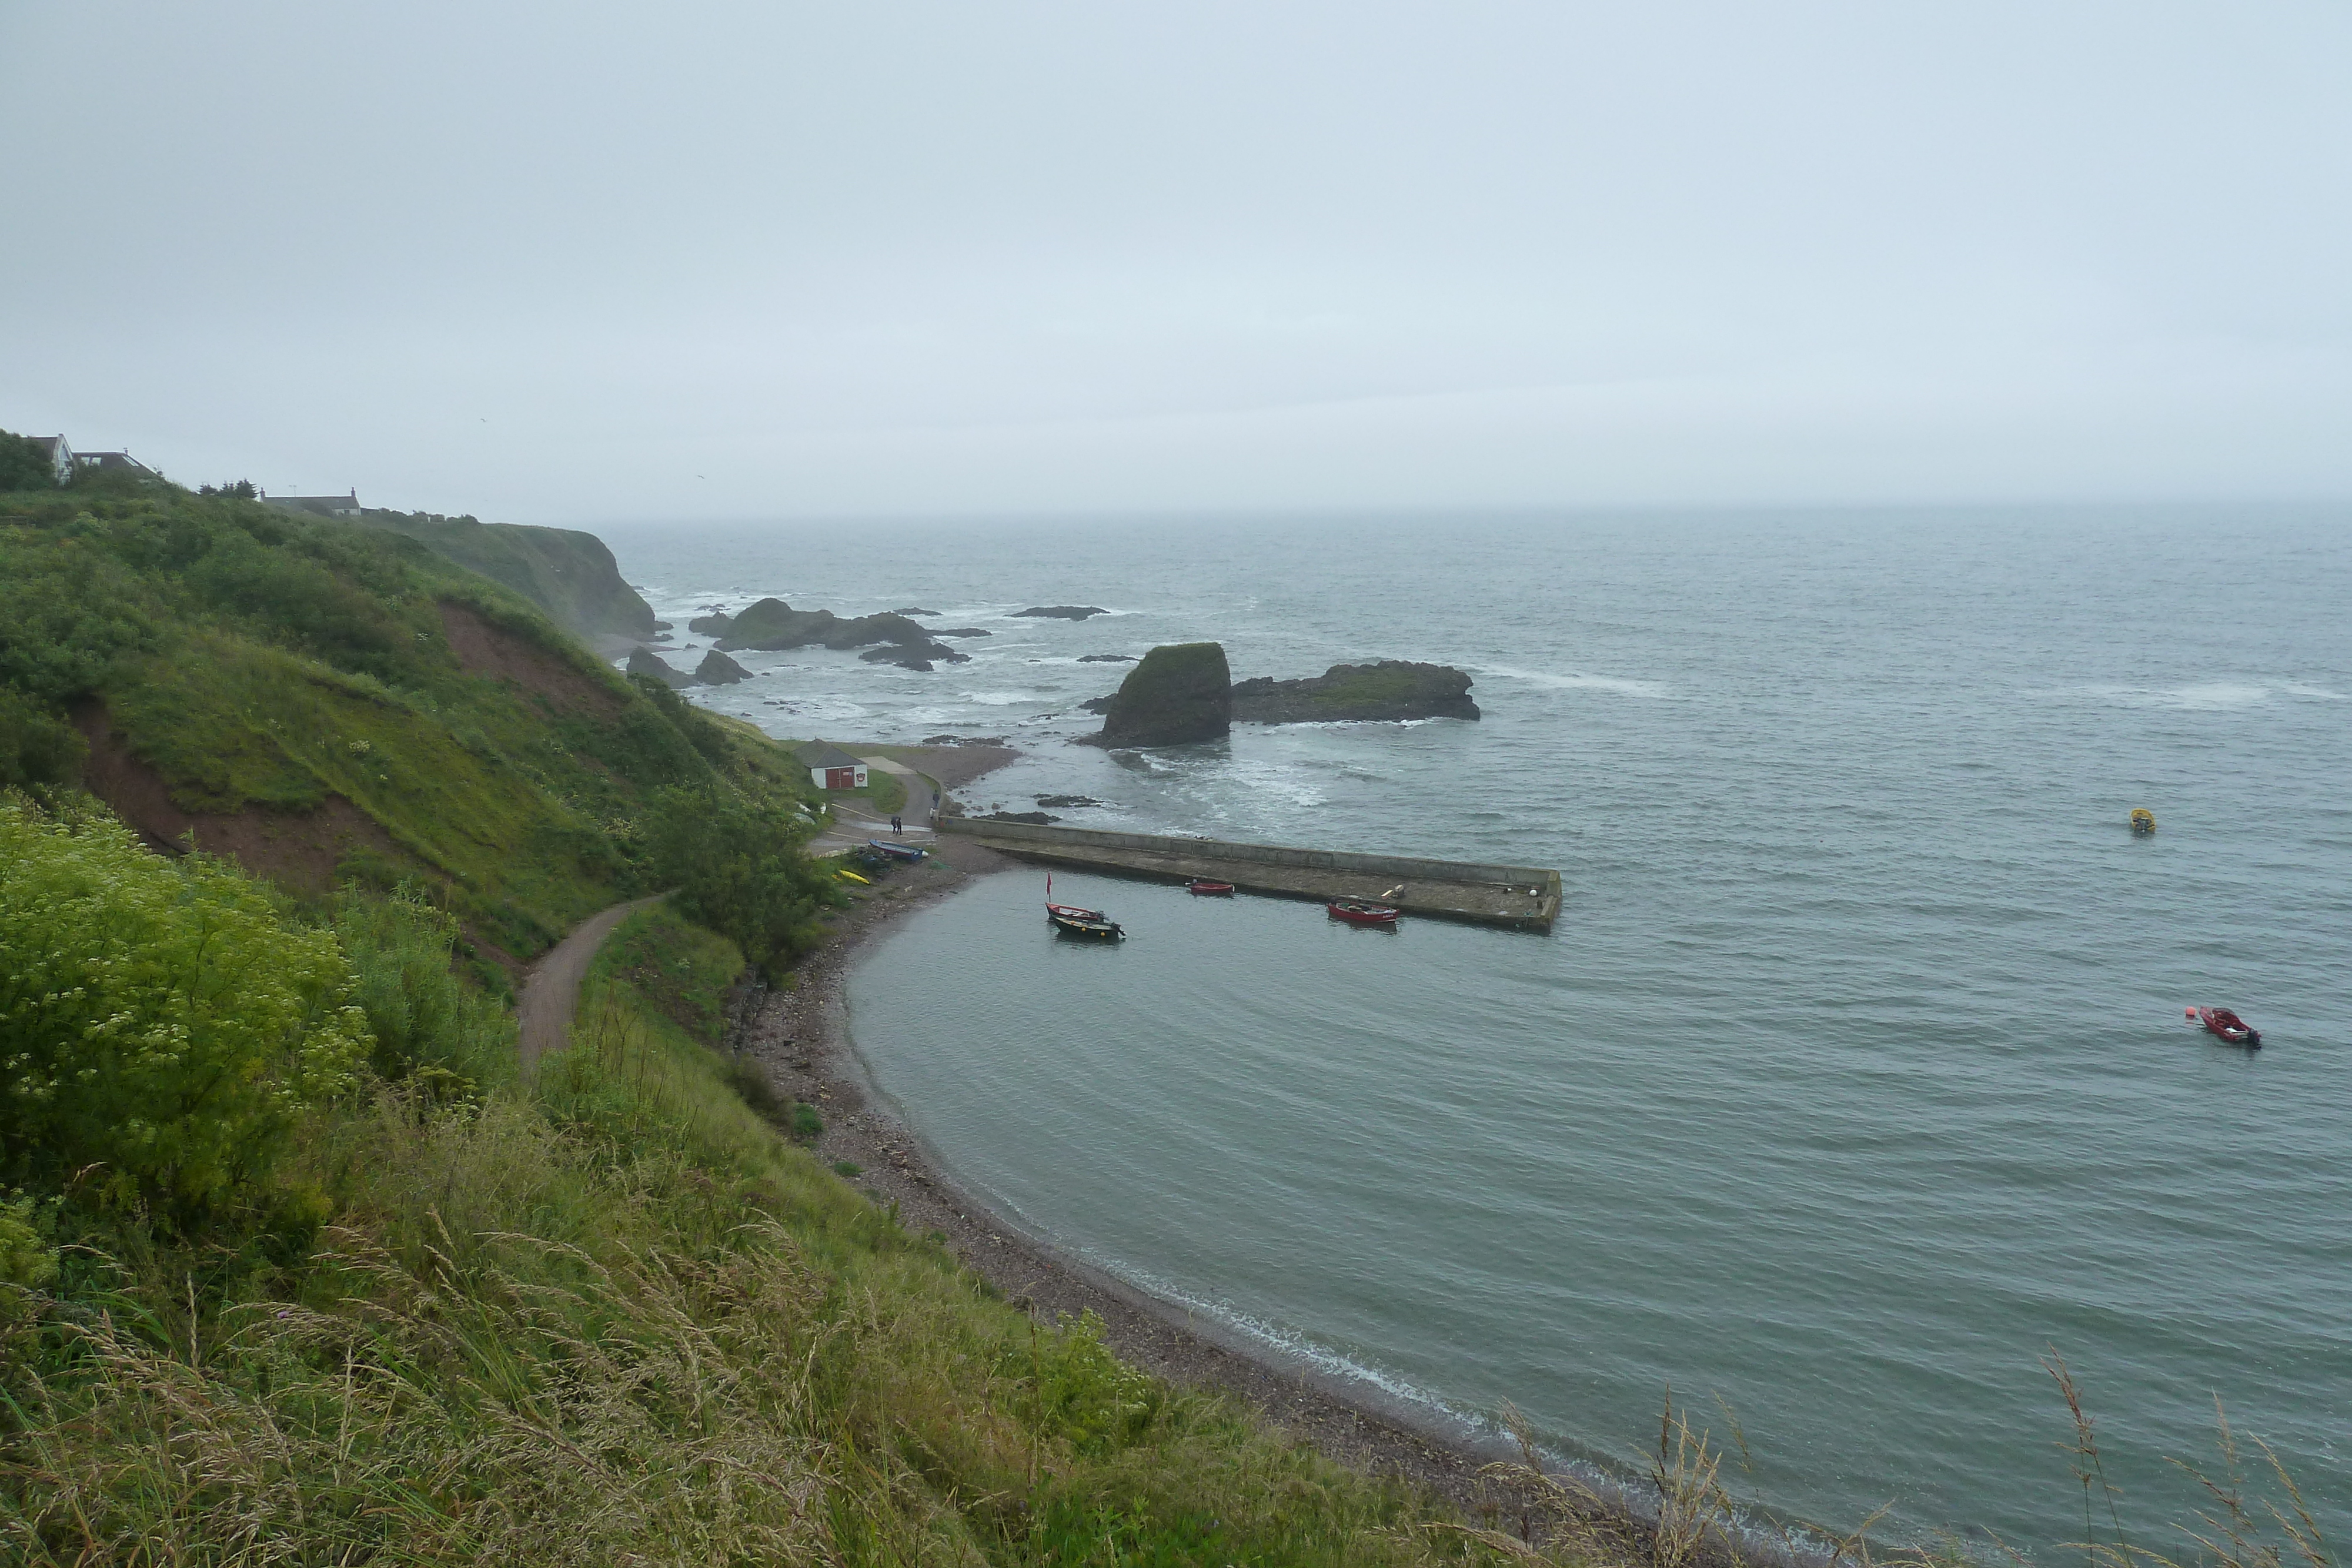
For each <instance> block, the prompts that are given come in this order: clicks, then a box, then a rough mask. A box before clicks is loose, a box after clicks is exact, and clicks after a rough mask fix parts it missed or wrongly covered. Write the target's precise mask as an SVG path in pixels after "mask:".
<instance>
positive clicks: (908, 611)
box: [890, 604, 939, 615]
mask: <svg viewBox="0 0 2352 1568" xmlns="http://www.w3.org/2000/svg"><path fill="white" fill-rule="evenodd" d="M890 613H891V614H893V615H937V614H938V613H939V612H938V611H936V610H924V609H920V608H919V607H918V606H915V605H912V604H909V605H908V606H907V607H906V608H905V609H904V610H893V611H892V612H890Z"/></svg>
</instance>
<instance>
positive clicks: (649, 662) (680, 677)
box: [629, 644, 694, 691]
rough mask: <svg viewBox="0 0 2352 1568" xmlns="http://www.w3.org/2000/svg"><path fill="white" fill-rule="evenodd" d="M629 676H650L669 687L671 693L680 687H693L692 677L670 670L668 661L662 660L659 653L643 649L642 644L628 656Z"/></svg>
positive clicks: (682, 672)
mask: <svg viewBox="0 0 2352 1568" xmlns="http://www.w3.org/2000/svg"><path fill="white" fill-rule="evenodd" d="M629 674H633V675H651V676H652V677H653V678H654V679H655V680H657V681H659V682H660V683H661V684H662V685H666V686H667V687H669V688H670V689H671V690H673V691H675V690H677V688H678V687H681V686H690V685H694V677H693V676H692V675H689V674H686V673H685V672H684V671H683V670H673V669H671V668H670V667H669V661H668V660H667V659H664V658H663V657H662V656H661V655H660V654H659V653H655V652H654V651H653V650H652V649H651V648H647V647H645V646H644V645H642V644H640V645H639V646H638V647H637V648H636V650H635V652H633V653H630V654H629Z"/></svg>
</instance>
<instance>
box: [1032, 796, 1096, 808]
mask: <svg viewBox="0 0 2352 1568" xmlns="http://www.w3.org/2000/svg"><path fill="white" fill-rule="evenodd" d="M1033 799H1034V800H1036V802H1037V804H1039V805H1040V806H1058V807H1060V808H1061V809H1062V810H1065V811H1075V810H1077V809H1078V808H1079V807H1081V806H1100V805H1103V804H1106V802H1104V801H1101V800H1096V799H1095V798H1094V797H1093V796H1092V795H1038V796H1034V797H1033Z"/></svg>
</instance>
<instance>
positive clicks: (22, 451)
mask: <svg viewBox="0 0 2352 1568" xmlns="http://www.w3.org/2000/svg"><path fill="white" fill-rule="evenodd" d="M57 482H58V475H57V470H56V469H55V468H52V467H51V466H50V465H49V459H48V457H47V455H45V454H44V453H43V452H42V451H41V449H40V448H39V447H37V446H36V445H34V444H32V442H31V441H30V440H29V439H28V438H26V437H25V436H22V435H16V434H10V433H9V432H7V431H5V430H0V490H40V489H47V488H48V487H50V486H54V485H55V484H56V483H57Z"/></svg>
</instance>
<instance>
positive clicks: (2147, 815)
mask: <svg viewBox="0 0 2352 1568" xmlns="http://www.w3.org/2000/svg"><path fill="white" fill-rule="evenodd" d="M2131 825H2132V831H2133V832H2135V833H2137V834H2139V835H2140V836H2141V837H2143V838H2145V837H2147V835H2148V834H2150V833H2152V832H2154V831H2156V813H2155V812H2154V811H2151V810H2148V809H2147V807H2145V806H2136V807H2134V808H2133V809H2132V814H2131Z"/></svg>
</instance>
